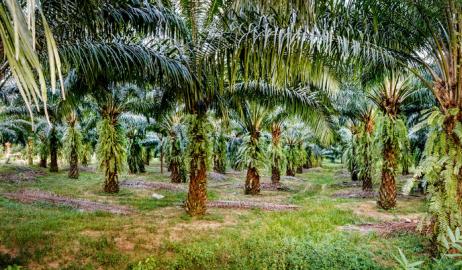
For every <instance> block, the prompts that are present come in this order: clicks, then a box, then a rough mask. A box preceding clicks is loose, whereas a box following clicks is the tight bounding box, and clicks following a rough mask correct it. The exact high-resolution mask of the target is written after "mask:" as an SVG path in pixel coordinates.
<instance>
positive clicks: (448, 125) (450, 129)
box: [444, 112, 462, 212]
mask: <svg viewBox="0 0 462 270" xmlns="http://www.w3.org/2000/svg"><path fill="white" fill-rule="evenodd" d="M458 123H459V124H462V112H460V113H459V114H458V115H456V116H452V117H448V118H447V119H446V120H445V122H444V131H445V133H446V134H447V136H448V138H449V140H450V143H449V144H451V145H454V148H455V149H459V151H460V149H462V141H461V140H460V139H459V136H457V134H456V133H455V132H454V129H455V128H456V126H457V124H458ZM454 163H456V164H457V163H458V161H457V160H456V161H455V162H454ZM456 166H457V165H456ZM454 167H455V166H454ZM458 170H459V171H458V172H454V174H455V177H456V179H457V192H456V200H457V203H458V206H459V209H460V211H459V212H462V168H459V169H458Z"/></svg>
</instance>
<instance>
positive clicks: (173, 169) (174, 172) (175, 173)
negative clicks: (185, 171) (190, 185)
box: [169, 161, 183, 183]
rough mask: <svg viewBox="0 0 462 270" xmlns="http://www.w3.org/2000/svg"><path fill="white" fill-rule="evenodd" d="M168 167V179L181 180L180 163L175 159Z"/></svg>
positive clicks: (179, 181) (178, 181) (176, 181)
mask: <svg viewBox="0 0 462 270" xmlns="http://www.w3.org/2000/svg"><path fill="white" fill-rule="evenodd" d="M169 168H170V180H171V181H172V183H181V182H183V181H182V179H181V173H180V164H178V163H177V162H176V161H171V162H170V165H169Z"/></svg>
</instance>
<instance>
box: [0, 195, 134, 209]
mask: <svg viewBox="0 0 462 270" xmlns="http://www.w3.org/2000/svg"><path fill="white" fill-rule="evenodd" d="M3 196H5V197H6V198H8V199H12V200H16V201H20V202H22V203H33V202H47V203H51V204H53V205H65V206H70V207H72V208H76V209H79V210H82V211H90V212H94V211H103V212H109V213H113V214H124V215H125V214H130V213H132V212H134V211H133V209H132V208H130V207H127V206H122V205H114V204H105V203H100V202H94V201H89V200H83V199H74V198H68V197H64V196H58V195H56V194H53V193H49V192H44V191H38V190H22V191H18V192H11V193H3Z"/></svg>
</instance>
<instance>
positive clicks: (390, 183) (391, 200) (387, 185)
mask: <svg viewBox="0 0 462 270" xmlns="http://www.w3.org/2000/svg"><path fill="white" fill-rule="evenodd" d="M383 159H384V161H383V162H384V164H383V166H382V182H381V184H380V190H379V201H378V202H377V203H378V205H379V206H380V207H382V208H383V209H385V210H388V209H391V208H393V207H395V206H396V182H395V171H396V165H397V164H396V149H395V148H394V145H393V143H392V141H391V140H390V139H389V138H387V139H385V141H384V146H383Z"/></svg>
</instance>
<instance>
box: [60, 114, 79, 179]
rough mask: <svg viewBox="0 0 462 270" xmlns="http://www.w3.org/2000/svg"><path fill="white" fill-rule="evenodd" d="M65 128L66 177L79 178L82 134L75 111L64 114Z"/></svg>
mask: <svg viewBox="0 0 462 270" xmlns="http://www.w3.org/2000/svg"><path fill="white" fill-rule="evenodd" d="M65 119H66V123H67V128H66V132H65V133H64V153H65V154H66V156H67V160H68V162H69V173H68V177H69V178H73V179H78V178H79V159H80V158H81V157H82V154H81V152H82V134H81V132H80V128H79V126H78V124H77V113H76V112H75V111H72V112H70V113H69V114H67V115H66V116H65Z"/></svg>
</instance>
